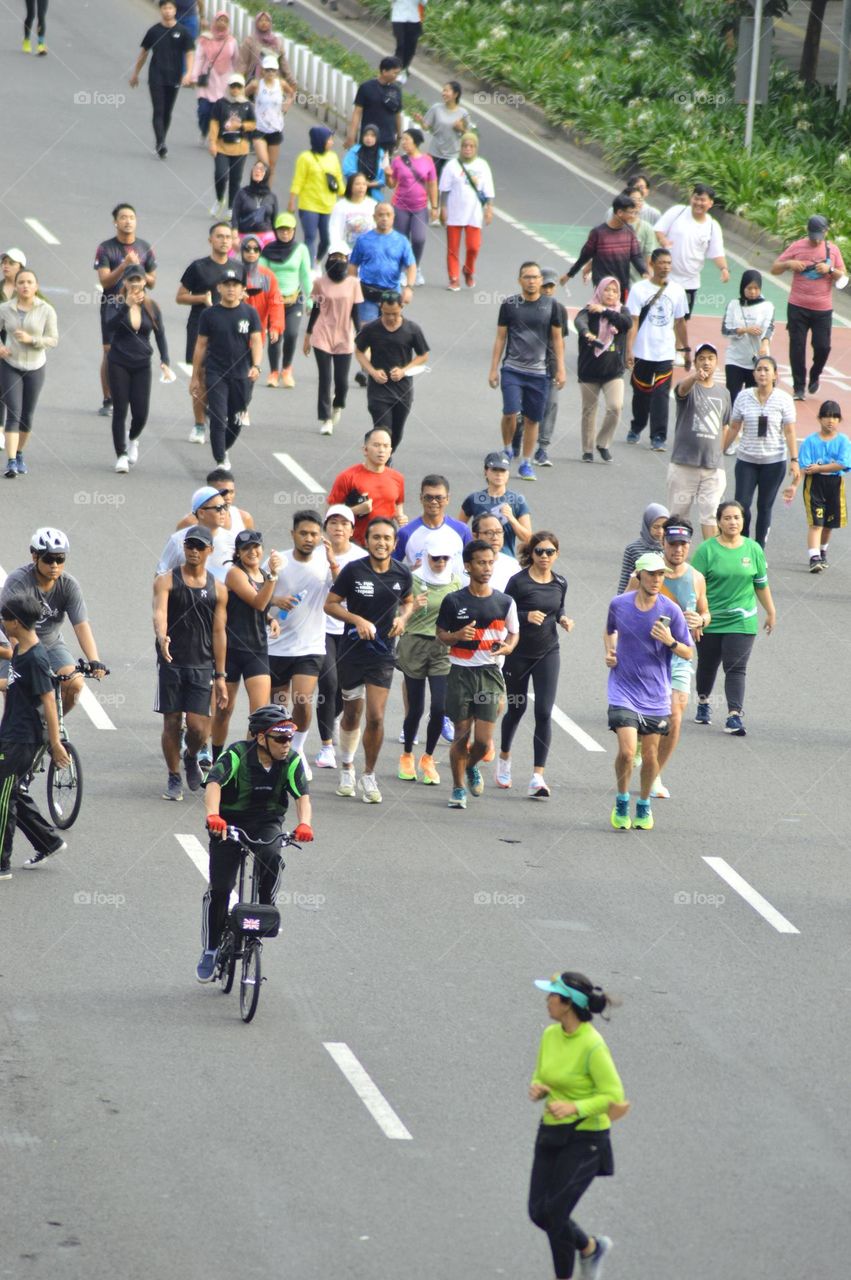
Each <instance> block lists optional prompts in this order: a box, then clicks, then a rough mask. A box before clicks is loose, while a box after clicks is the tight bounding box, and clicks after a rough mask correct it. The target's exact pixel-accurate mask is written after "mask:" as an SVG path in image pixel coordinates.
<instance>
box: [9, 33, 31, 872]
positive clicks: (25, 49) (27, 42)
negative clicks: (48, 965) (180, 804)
mask: <svg viewBox="0 0 851 1280" xmlns="http://www.w3.org/2000/svg"><path fill="white" fill-rule="evenodd" d="M32 51H33V46H32V40H25V41H24V43H23V44H22V45H21V52H22V53H32ZM10 874H11V872H10Z"/></svg>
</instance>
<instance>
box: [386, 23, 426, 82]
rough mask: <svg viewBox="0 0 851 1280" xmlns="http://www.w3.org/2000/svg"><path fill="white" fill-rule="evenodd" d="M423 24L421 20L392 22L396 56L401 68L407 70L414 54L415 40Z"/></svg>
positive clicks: (419, 34) (420, 32) (415, 49)
mask: <svg viewBox="0 0 851 1280" xmlns="http://www.w3.org/2000/svg"><path fill="white" fill-rule="evenodd" d="M422 30H423V24H422V23H421V22H394V23H393V35H394V36H395V37H396V57H397V58H398V59H399V61H400V62H401V64H402V68H403V70H405V71H407V70H408V67H409V66H410V65H411V63H412V62H413V60H414V54H415V53H416V51H417V41H418V40H419V38H420V36H421V35H422Z"/></svg>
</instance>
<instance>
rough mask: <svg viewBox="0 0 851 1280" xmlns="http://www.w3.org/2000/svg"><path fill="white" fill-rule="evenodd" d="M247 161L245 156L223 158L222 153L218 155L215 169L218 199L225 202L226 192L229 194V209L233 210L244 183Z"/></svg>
mask: <svg viewBox="0 0 851 1280" xmlns="http://www.w3.org/2000/svg"><path fill="white" fill-rule="evenodd" d="M245 159H246V157H245V156H223V155H222V153H221V152H218V153H217V154H216V158H215V161H214V169H213V173H214V178H215V183H216V199H217V200H224V198H225V192H227V198H228V208H233V202H234V200H235V199H236V193H237V191H239V188H240V185H241V183H242V171H243V169H244V168H245Z"/></svg>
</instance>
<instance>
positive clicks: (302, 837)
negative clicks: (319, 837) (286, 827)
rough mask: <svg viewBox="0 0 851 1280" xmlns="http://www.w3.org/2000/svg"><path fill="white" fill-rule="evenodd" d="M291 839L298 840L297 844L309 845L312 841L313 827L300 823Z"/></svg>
mask: <svg viewBox="0 0 851 1280" xmlns="http://www.w3.org/2000/svg"><path fill="white" fill-rule="evenodd" d="M293 839H294V840H298V842H299V844H310V842H311V840H312V839H313V827H309V826H308V825H307V823H306V822H300V823H299V824H298V826H297V827H296V829H295V831H294V832H293Z"/></svg>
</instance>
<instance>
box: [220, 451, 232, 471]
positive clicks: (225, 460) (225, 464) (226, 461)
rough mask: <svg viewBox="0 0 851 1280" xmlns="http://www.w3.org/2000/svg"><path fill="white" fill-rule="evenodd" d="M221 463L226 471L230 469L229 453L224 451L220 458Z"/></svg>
mask: <svg viewBox="0 0 851 1280" xmlns="http://www.w3.org/2000/svg"><path fill="white" fill-rule="evenodd" d="M221 465H222V466H223V467H225V468H226V469H227V470H228V471H230V469H231V465H230V454H229V453H227V452H225V456H224V457H223V458H222V461H221Z"/></svg>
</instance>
